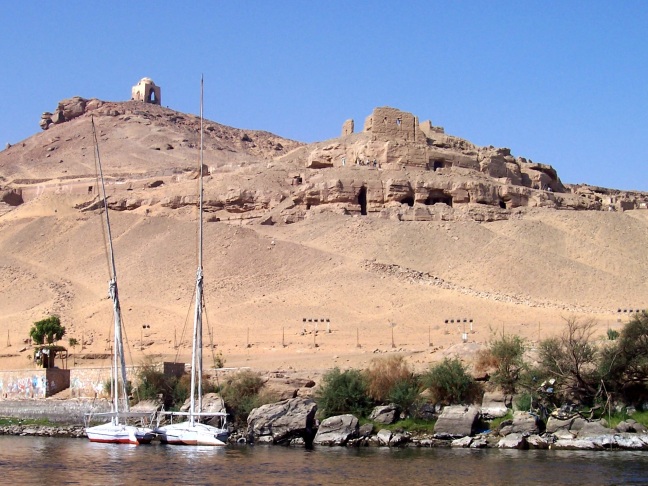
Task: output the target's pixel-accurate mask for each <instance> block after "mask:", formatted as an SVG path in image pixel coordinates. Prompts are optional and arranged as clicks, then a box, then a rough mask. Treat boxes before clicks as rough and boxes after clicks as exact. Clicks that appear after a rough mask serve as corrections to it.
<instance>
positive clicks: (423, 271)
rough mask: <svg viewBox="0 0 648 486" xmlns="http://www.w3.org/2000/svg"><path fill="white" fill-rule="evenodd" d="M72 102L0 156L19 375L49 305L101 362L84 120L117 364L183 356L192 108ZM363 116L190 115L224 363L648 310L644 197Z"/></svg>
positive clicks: (216, 333)
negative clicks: (118, 348) (108, 235)
mask: <svg viewBox="0 0 648 486" xmlns="http://www.w3.org/2000/svg"><path fill="white" fill-rule="evenodd" d="M88 105H89V106H90V104H88ZM91 107H92V109H87V108H86V109H85V110H81V112H82V113H81V114H80V115H78V116H75V117H74V118H72V119H70V120H69V121H66V122H64V123H60V124H56V125H52V126H50V127H49V129H47V130H45V131H43V132H41V133H38V134H36V135H34V136H32V137H30V138H29V139H27V140H25V141H23V142H21V143H19V144H16V145H14V146H12V147H10V148H8V149H6V150H4V151H2V152H0V196H1V198H0V199H1V200H2V201H3V202H2V204H0V214H1V215H0V288H2V292H1V293H0V310H1V312H0V329H2V330H3V332H5V333H6V334H3V335H0V366H2V367H3V368H22V367H29V366H33V365H32V364H31V362H30V361H29V357H31V354H30V351H29V350H28V349H25V348H26V347H27V345H26V344H25V343H24V340H25V339H26V338H27V336H28V331H29V328H30V327H31V325H32V323H33V322H34V321H35V320H38V319H41V318H43V317H45V316H47V315H48V314H51V313H55V314H59V315H60V316H61V318H62V321H63V323H64V325H65V326H66V327H67V330H68V334H67V336H66V338H65V340H64V341H65V342H64V344H67V338H68V337H74V338H76V339H77V340H78V341H79V342H81V341H83V349H81V346H80V345H79V346H77V347H76V348H75V349H74V350H71V351H72V352H73V354H74V355H75V357H74V358H73V362H75V363H76V365H77V366H97V365H102V364H104V363H105V361H103V360H101V359H96V357H97V355H102V354H105V353H106V352H107V350H108V346H109V337H110V329H111V326H112V313H111V312H112V311H111V309H112V308H111V304H110V301H109V299H108V296H107V281H108V268H107V261H106V253H105V245H104V240H103V229H102V228H103V226H102V216H101V214H100V213H99V211H97V210H96V209H94V208H95V207H96V203H97V200H98V199H97V179H96V172H95V162H94V155H93V154H94V146H93V142H92V131H91V126H90V123H91V116H92V119H94V123H95V124H96V126H97V130H98V134H99V149H100V153H101V159H102V164H103V167H104V172H105V175H106V181H107V185H108V189H107V191H108V194H109V204H110V207H111V211H110V217H111V223H112V231H113V238H114V245H115V254H116V260H117V270H118V276H119V283H120V294H121V300H122V307H123V311H124V321H125V325H126V333H127V337H128V338H129V339H128V341H129V349H130V351H131V355H132V360H133V361H135V362H137V361H140V360H142V359H143V358H144V357H146V356H153V357H154V358H155V359H165V360H172V359H185V360H186V359H188V356H189V354H190V351H191V350H190V346H189V342H188V336H189V335H190V327H191V324H192V323H191V322H190V318H188V317H187V316H188V315H189V314H190V312H189V311H190V306H191V303H192V294H193V287H194V279H195V270H196V244H197V243H196V242H197V224H196V221H197V210H196V201H197V182H196V178H197V174H198V166H199V144H200V133H199V120H198V119H197V118H196V117H195V116H192V115H186V114H182V113H178V112H175V111H173V110H169V109H166V108H162V107H159V106H155V105H147V104H142V103H136V102H127V103H107V102H95V103H94V104H93V105H91ZM390 113H391V112H390ZM397 116H403V118H402V119H401V120H399V121H398V124H397V126H398V127H400V126H401V124H404V123H405V121H407V119H406V118H405V117H404V115H397ZM386 118H387V117H385V119H386ZM416 123H418V121H417V122H416ZM373 124H374V125H373V130H371V129H370V130H369V131H367V130H364V131H363V132H360V133H350V134H346V135H345V136H343V137H341V138H339V139H335V140H330V141H325V142H320V143H317V144H311V145H304V144H301V143H298V142H295V141H291V140H286V139H283V138H281V137H278V136H275V135H273V134H270V133H267V132H258V131H251V130H240V129H234V128H229V127H225V126H222V125H219V124H217V123H214V122H211V121H205V142H204V143H205V151H204V167H203V171H204V173H205V174H206V177H205V198H206V212H207V214H206V215H205V219H206V221H207V223H206V226H205V249H204V251H205V289H206V290H205V293H206V302H207V325H206V327H207V328H208V331H209V332H207V335H206V336H205V342H207V343H210V346H209V347H210V348H211V349H213V350H214V352H220V353H222V355H223V356H224V358H225V360H226V364H227V365H228V366H253V367H257V368H261V369H289V368H291V367H292V369H299V370H321V369H323V368H328V367H331V366H333V365H339V366H361V365H363V364H365V363H366V362H368V361H369V360H370V359H371V358H373V357H375V356H377V355H379V354H380V353H391V352H400V353H403V354H406V355H407V356H409V357H410V359H411V362H412V363H413V364H415V365H416V366H419V367H424V366H426V365H427V364H428V363H429V362H431V361H434V360H436V359H439V357H441V356H443V355H444V353H446V352H448V350H449V349H453V350H455V352H464V351H465V352H467V350H468V349H472V348H471V346H468V345H461V346H460V343H461V339H462V335H461V334H462V332H464V331H465V332H467V333H468V341H469V344H470V343H485V342H487V341H488V339H489V338H490V337H491V336H492V333H493V332H501V330H502V329H503V330H505V331H506V332H516V333H520V334H522V335H524V336H526V337H527V338H529V339H530V340H532V341H535V340H537V339H538V338H539V337H545V336H547V335H551V334H554V333H558V332H560V331H561V329H562V323H563V318H566V317H570V316H576V317H578V318H592V319H595V320H596V321H597V322H598V323H599V329H600V335H601V336H602V335H603V334H604V333H605V331H606V330H607V329H608V328H609V327H615V328H619V327H620V326H621V324H620V323H619V322H618V321H619V319H621V320H622V321H625V320H626V319H627V316H628V314H629V313H628V312H627V311H628V310H631V309H639V308H646V307H647V306H648V302H647V298H646V296H647V295H648V281H647V279H646V275H648V255H647V253H646V250H645V249H646V247H648V211H647V210H645V209H643V208H644V207H645V201H646V200H647V199H646V195H645V194H639V193H622V192H620V191H614V190H608V189H602V188H583V187H578V188H572V187H569V186H564V185H563V184H562V183H561V182H560V179H559V178H558V176H557V174H556V172H555V170H553V168H551V167H550V166H546V165H543V164H535V163H532V162H530V161H526V160H525V159H520V158H514V157H513V156H512V155H511V154H510V153H509V152H508V151H506V150H505V149H494V148H492V147H490V148H480V147H475V146H473V145H472V144H470V143H469V142H467V141H462V140H461V139H457V138H456V137H450V136H448V135H445V134H443V133H442V131H441V130H439V129H438V128H433V130H432V131H431V132H430V131H428V132H427V133H425V132H424V136H421V135H420V133H419V132H418V131H416V130H418V128H416V130H415V131H414V132H411V133H414V139H404V138H402V137H403V136H402V135H399V134H396V135H393V134H390V133H380V131H379V129H377V128H376V121H375V113H374V120H373ZM399 137H401V138H399ZM624 209H625V210H624ZM619 310H621V312H619ZM624 311H625V312H624ZM471 320H472V323H471V322H470V321H471ZM471 328H472V329H471ZM329 330H330V332H328V331H329ZM212 331H213V333H212ZM315 331H317V332H315ZM392 339H393V341H392ZM392 344H393V345H392ZM93 356H94V358H95V359H90V358H92V357H93ZM210 356H211V351H207V352H206V357H207V358H206V359H210Z"/></svg>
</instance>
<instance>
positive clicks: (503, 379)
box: [489, 334, 526, 394]
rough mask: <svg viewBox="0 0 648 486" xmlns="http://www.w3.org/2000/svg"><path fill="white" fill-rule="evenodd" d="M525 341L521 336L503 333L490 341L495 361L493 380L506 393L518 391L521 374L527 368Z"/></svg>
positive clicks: (491, 352) (490, 348) (490, 349)
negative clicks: (524, 357)
mask: <svg viewBox="0 0 648 486" xmlns="http://www.w3.org/2000/svg"><path fill="white" fill-rule="evenodd" d="M525 347H526V345H525V342H524V340H523V339H522V338H521V337H520V336H516V335H513V334H502V337H501V338H499V339H496V340H494V341H492V342H491V343H490V347H489V351H490V354H491V355H492V356H493V360H494V362H495V372H494V373H493V375H492V376H491V382H492V383H494V384H496V385H499V386H500V387H501V388H502V390H503V391H504V393H507V394H513V393H515V391H516V386H517V384H518V380H519V379H520V374H521V373H522V371H523V370H524V369H525V368H526V365H525V363H524V359H523V356H524V351H525Z"/></svg>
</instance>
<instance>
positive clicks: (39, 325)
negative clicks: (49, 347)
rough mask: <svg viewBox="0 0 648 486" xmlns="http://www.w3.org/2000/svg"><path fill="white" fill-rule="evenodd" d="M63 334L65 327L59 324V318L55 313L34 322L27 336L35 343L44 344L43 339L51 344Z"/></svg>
mask: <svg viewBox="0 0 648 486" xmlns="http://www.w3.org/2000/svg"><path fill="white" fill-rule="evenodd" d="M64 335H65V327H64V326H61V319H60V318H59V316H56V315H54V316H49V317H47V318H45V319H42V320H40V321H36V322H34V325H33V326H32V327H31V329H30V331H29V337H31V338H32V340H33V341H34V342H35V343H36V344H45V340H47V344H52V343H53V342H55V341H59V340H60V339H62V338H63V336H64Z"/></svg>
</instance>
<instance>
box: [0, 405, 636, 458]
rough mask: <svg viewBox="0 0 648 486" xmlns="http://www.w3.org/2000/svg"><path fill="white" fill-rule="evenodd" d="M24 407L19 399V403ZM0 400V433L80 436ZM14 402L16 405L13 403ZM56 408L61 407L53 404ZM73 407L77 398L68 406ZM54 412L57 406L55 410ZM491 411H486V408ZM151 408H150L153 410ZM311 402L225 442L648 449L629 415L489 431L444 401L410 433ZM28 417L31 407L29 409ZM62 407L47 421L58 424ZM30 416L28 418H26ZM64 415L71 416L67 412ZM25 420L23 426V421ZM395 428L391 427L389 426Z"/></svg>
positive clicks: (519, 420) (267, 411) (255, 420)
mask: <svg viewBox="0 0 648 486" xmlns="http://www.w3.org/2000/svg"><path fill="white" fill-rule="evenodd" d="M30 402H31V406H32V407H33V408H35V407H36V406H35V404H36V403H38V404H39V405H38V407H39V408H40V413H39V416H40V418H41V419H48V416H47V415H48V414H47V408H48V403H43V402H39V401H35V400H32V401H30ZM23 404H24V402H23ZM7 405H8V404H7V403H6V402H5V403H4V406H3V407H1V408H2V414H3V415H5V416H11V417H13V418H11V419H10V421H12V422H13V421H15V423H10V424H7V425H3V426H0V435H13V436H36V437H66V438H85V437H86V434H85V430H84V427H83V426H82V425H78V423H79V422H77V423H74V424H70V423H60V424H48V425H36V424H33V423H29V422H31V420H28V418H27V417H26V416H25V415H24V413H25V410H26V409H28V408H29V407H28V406H23V407H16V408H14V410H13V412H14V413H8V410H9V408H10V407H7ZM14 405H15V404H14ZM59 405H62V404H59ZM69 406H70V407H73V408H74V409H75V410H78V409H79V408H80V407H79V402H78V401H74V402H72V403H70V404H69ZM55 409H56V407H55ZM490 411H491V412H492V410H490ZM152 412H153V413H154V411H152ZM316 412H317V404H316V403H315V401H314V400H312V399H310V398H293V399H287V400H282V401H280V402H276V403H271V404H267V405H262V406H261V407H258V408H256V409H254V410H252V412H251V413H250V415H249V417H248V420H247V424H246V426H245V427H239V428H238V429H233V430H232V432H231V434H230V438H229V442H230V444H238V445H245V444H255V445H257V444H267V445H273V444H274V445H284V446H293V447H309V448H310V447H320V446H322V447H331V446H332V447H390V448H391V447H414V448H416V447H452V448H471V449H483V448H499V449H553V450H599V451H604V450H634V451H638V450H648V429H647V428H646V427H645V426H643V425H642V424H639V423H637V422H636V421H634V420H632V419H628V420H625V421H624V422H621V423H620V424H618V425H617V426H616V427H615V428H614V429H612V428H609V427H608V425H607V423H606V421H605V420H603V419H601V420H588V419H586V418H584V417H582V416H580V415H578V414H575V415H573V416H561V417H556V416H550V417H548V419H547V420H546V421H544V420H541V419H540V418H539V417H538V416H537V415H535V414H533V413H530V412H525V411H516V412H514V413H513V416H512V418H510V419H507V420H504V421H502V422H501V423H500V424H499V426H498V427H497V428H496V429H494V430H485V431H484V430H483V425H484V424H485V423H487V422H486V421H485V420H487V419H488V418H489V415H488V409H483V408H482V407H477V406H463V405H457V406H447V407H444V408H443V410H442V411H441V413H440V414H439V415H438V416H437V419H436V422H435V424H434V432H433V433H412V432H408V431H405V430H402V429H398V428H396V429H394V430H388V429H387V428H386V427H384V428H382V424H385V425H389V424H391V423H393V421H394V419H395V417H397V416H398V415H397V412H398V411H397V408H396V407H395V406H393V405H387V406H380V407H376V408H375V409H374V413H372V416H371V420H372V421H373V423H366V424H363V425H360V424H359V421H358V419H357V418H356V417H355V416H354V415H351V414H345V415H337V416H333V417H328V418H326V419H324V420H322V422H321V423H320V422H318V421H317V420H316V418H315V415H316ZM32 414H33V411H32ZM60 417H61V415H60V410H57V411H56V413H55V414H54V415H52V418H53V419H55V420H59V421H60ZM32 418H33V417H32ZM69 420H74V417H72V416H70V417H69ZM23 421H27V422H28V423H23ZM391 429H393V427H391Z"/></svg>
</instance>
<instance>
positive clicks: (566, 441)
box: [0, 423, 648, 451]
mask: <svg viewBox="0 0 648 486" xmlns="http://www.w3.org/2000/svg"><path fill="white" fill-rule="evenodd" d="M371 428H372V429H373V427H371ZM2 435H10V436H20V437H25V436H32V437H61V438H70V439H84V438H86V434H85V430H84V427H83V426H81V425H33V424H27V425H22V424H20V423H18V424H11V425H4V426H0V436H2ZM229 442H230V444H236V445H245V444H249V442H248V439H247V438H246V433H245V431H237V432H234V433H232V435H231V436H230V440H229ZM254 444H266V445H270V444H272V442H271V441H267V440H266V441H255V442H254ZM287 445H288V446H292V447H302V446H305V445H306V441H305V440H304V439H303V438H295V439H292V440H291V441H290V442H289V443H288V444H287ZM316 446H321V447H390V448H391V447H413V448H418V447H423V448H435V447H446V448H470V449H485V448H499V449H553V450H598V451H612V450H634V451H637V450H648V434H645V433H644V434H637V433H628V432H626V433H603V434H598V435H593V436H584V437H564V436H560V435H555V434H549V433H544V434H539V435H538V434H529V433H512V434H509V435H506V436H504V437H500V436H499V435H498V434H497V433H492V432H489V433H483V434H477V435H475V436H466V437H461V438H456V439H451V438H439V437H435V436H434V435H428V434H412V433H409V432H392V431H389V430H386V429H380V430H378V431H377V432H376V431H374V430H371V432H370V433H368V434H366V435H361V436H359V437H356V438H351V439H349V440H346V441H344V443H336V441H332V442H331V443H323V442H320V443H317V444H316Z"/></svg>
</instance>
